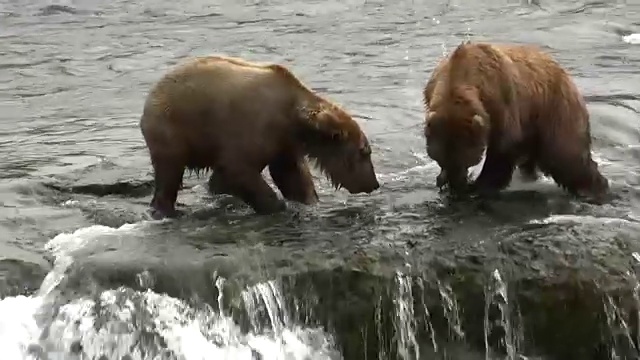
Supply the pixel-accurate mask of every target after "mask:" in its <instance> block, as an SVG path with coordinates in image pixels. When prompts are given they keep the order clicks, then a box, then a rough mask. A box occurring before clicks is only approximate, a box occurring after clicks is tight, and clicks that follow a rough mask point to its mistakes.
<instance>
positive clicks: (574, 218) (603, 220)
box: [529, 214, 637, 225]
mask: <svg viewBox="0 0 640 360" xmlns="http://www.w3.org/2000/svg"><path fill="white" fill-rule="evenodd" d="M529 223H530V224H605V225H607V224H637V223H634V222H632V221H629V220H625V219H619V218H610V217H596V216H590V215H569V214H564V215H551V216H549V217H546V218H544V219H534V220H530V221H529Z"/></svg>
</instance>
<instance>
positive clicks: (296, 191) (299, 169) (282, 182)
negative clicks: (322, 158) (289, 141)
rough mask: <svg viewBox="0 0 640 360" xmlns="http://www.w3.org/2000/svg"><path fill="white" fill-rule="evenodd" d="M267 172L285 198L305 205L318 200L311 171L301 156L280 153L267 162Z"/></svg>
mask: <svg viewBox="0 0 640 360" xmlns="http://www.w3.org/2000/svg"><path fill="white" fill-rule="evenodd" d="M269 174H270V175H271V178H272V179H273V182H274V183H275V185H276V186H277V187H278V189H280V192H281V193H282V196H284V198H285V199H287V200H290V201H296V202H299V203H302V204H305V205H313V204H315V203H317V202H318V193H317V192H316V188H315V185H314V184H313V178H312V177H311V171H310V170H309V166H308V165H307V163H306V161H305V160H304V158H303V157H301V156H296V155H289V154H287V155H282V156H280V157H278V158H277V159H276V160H275V161H273V162H272V163H271V164H269Z"/></svg>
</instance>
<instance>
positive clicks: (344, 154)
mask: <svg viewBox="0 0 640 360" xmlns="http://www.w3.org/2000/svg"><path fill="white" fill-rule="evenodd" d="M302 118H303V120H304V124H305V126H303V135H302V137H303V139H302V142H303V143H304V145H305V148H306V149H307V154H308V156H309V157H310V158H311V159H313V160H315V163H316V165H317V166H318V168H320V170H321V171H322V172H323V173H324V174H325V176H327V179H329V181H331V183H332V184H333V186H334V187H335V188H336V189H338V188H341V187H343V188H345V189H347V191H349V192H350V193H352V194H356V193H371V192H373V191H374V190H376V189H378V188H379V187H380V184H379V183H378V179H377V177H376V173H375V170H374V167H373V163H372V161H371V147H370V145H369V140H368V139H367V136H366V135H365V134H364V132H363V131H362V130H361V129H360V126H359V125H358V123H357V122H356V121H355V120H353V118H352V117H351V116H350V115H349V114H348V113H347V112H346V111H344V110H343V109H341V108H340V107H339V106H337V105H334V104H331V103H329V102H327V101H320V102H319V103H318V104H315V106H313V107H308V106H305V107H304V108H303V109H302Z"/></svg>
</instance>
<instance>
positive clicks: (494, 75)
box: [424, 42, 609, 202]
mask: <svg viewBox="0 0 640 360" xmlns="http://www.w3.org/2000/svg"><path fill="white" fill-rule="evenodd" d="M424 102H425V106H426V110H427V115H426V118H425V128H424V134H425V138H426V144H427V153H428V154H429V157H430V158H432V159H433V160H435V161H436V162H437V163H438V165H439V166H440V168H441V173H440V175H438V179H437V182H436V183H437V185H438V186H442V185H444V184H448V185H449V188H450V190H452V192H454V193H457V192H463V193H464V192H465V191H466V190H472V191H473V190H475V191H478V192H480V193H487V192H496V191H499V190H501V189H504V188H505V187H507V186H508V185H509V183H510V182H511V178H512V175H513V171H514V169H515V167H519V168H520V170H521V172H522V173H523V175H525V177H526V178H528V179H535V178H537V170H538V169H539V170H540V171H541V172H542V173H544V174H546V175H549V176H551V177H552V178H553V179H554V181H555V182H556V183H557V184H558V185H559V186H561V187H563V188H564V189H566V190H567V191H568V192H570V193H572V194H574V195H579V196H585V197H587V198H589V199H590V200H593V201H594V202H600V201H602V200H603V199H604V198H603V197H604V196H605V195H606V194H607V193H608V190H609V184H608V181H607V180H606V179H605V178H604V177H603V176H602V175H601V174H600V172H599V170H598V166H597V164H596V163H595V162H594V161H593V160H592V157H591V136H590V125H589V113H588V112H587V108H586V105H585V101H584V99H583V98H582V95H581V94H580V92H579V91H578V89H577V87H576V86H575V84H574V83H573V81H572V80H571V78H570V76H569V74H568V73H567V72H566V71H565V70H564V69H563V68H562V67H561V66H560V65H559V64H558V63H557V62H556V61H555V60H554V59H553V58H551V57H550V56H549V55H547V54H545V53H544V52H542V51H541V50H539V49H538V48H536V47H533V46H527V45H493V44H486V43H470V42H467V43H463V44H461V45H460V46H458V47H457V48H456V49H455V50H454V51H453V53H452V54H451V55H450V56H449V57H448V58H445V59H444V60H442V61H441V62H440V63H439V64H438V66H436V68H435V70H434V71H433V73H432V75H431V78H430V79H429V81H428V82H427V84H426V86H425V89H424ZM485 149H486V151H487V153H486V159H485V163H484V165H483V168H482V171H481V172H480V174H479V176H478V178H477V179H476V180H475V182H474V183H473V184H471V186H470V187H468V185H469V184H468V183H467V181H468V179H467V172H468V168H469V167H471V166H474V165H476V164H478V163H479V162H480V160H481V157H482V154H483V151H484V150H485Z"/></svg>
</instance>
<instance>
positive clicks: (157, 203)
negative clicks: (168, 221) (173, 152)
mask: <svg viewBox="0 0 640 360" xmlns="http://www.w3.org/2000/svg"><path fill="white" fill-rule="evenodd" d="M151 160H152V165H153V170H154V171H153V172H154V182H155V184H154V193H153V198H152V199H151V204H150V205H151V208H152V217H153V218H154V219H161V218H164V217H169V218H172V217H176V216H177V215H178V213H177V211H176V209H175V203H176V200H177V198H178V191H179V190H180V186H182V178H183V176H184V164H183V163H182V162H180V161H176V159H172V158H163V157H159V156H152V159H151Z"/></svg>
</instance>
